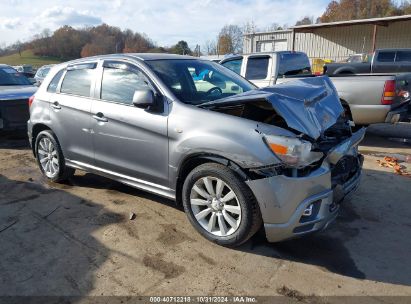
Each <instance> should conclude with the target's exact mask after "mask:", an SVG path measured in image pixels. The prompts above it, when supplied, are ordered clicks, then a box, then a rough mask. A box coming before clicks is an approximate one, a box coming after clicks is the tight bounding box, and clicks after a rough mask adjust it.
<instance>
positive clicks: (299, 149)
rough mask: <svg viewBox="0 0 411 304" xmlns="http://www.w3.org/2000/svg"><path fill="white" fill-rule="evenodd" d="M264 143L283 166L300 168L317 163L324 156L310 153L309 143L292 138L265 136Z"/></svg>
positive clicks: (320, 153) (319, 153) (318, 153)
mask: <svg viewBox="0 0 411 304" xmlns="http://www.w3.org/2000/svg"><path fill="white" fill-rule="evenodd" d="M264 140H265V143H266V144H267V146H268V147H269V148H270V149H271V151H272V152H273V153H274V154H275V155H276V156H277V157H278V158H279V159H280V160H282V161H283V162H284V163H285V164H287V165H289V166H291V167H295V168H301V167H305V166H308V165H309V164H312V163H314V162H316V161H319V160H320V159H321V158H322V157H323V156H324V154H323V153H322V152H314V151H311V148H312V146H311V143H310V142H308V141H306V140H301V139H298V138H293V137H285V136H275V135H266V136H264Z"/></svg>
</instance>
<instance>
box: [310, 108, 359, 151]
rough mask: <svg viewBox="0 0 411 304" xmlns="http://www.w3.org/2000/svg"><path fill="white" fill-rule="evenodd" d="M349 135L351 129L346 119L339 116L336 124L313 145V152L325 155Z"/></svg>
mask: <svg viewBox="0 0 411 304" xmlns="http://www.w3.org/2000/svg"><path fill="white" fill-rule="evenodd" d="M351 135H352V132H351V127H350V125H349V122H348V120H347V118H345V117H343V116H340V117H339V118H338V120H337V122H336V123H335V124H334V125H332V126H331V127H329V128H328V129H327V130H325V131H324V133H323V134H322V135H321V137H320V138H319V139H318V140H317V141H316V142H315V143H313V148H314V151H320V152H323V153H327V152H328V151H330V150H331V149H332V148H333V147H335V146H337V145H338V144H339V143H341V142H343V141H344V140H346V139H347V138H349V137H350V136H351Z"/></svg>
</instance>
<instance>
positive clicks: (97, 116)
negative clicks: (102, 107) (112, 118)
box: [93, 112, 108, 122]
mask: <svg viewBox="0 0 411 304" xmlns="http://www.w3.org/2000/svg"><path fill="white" fill-rule="evenodd" d="M93 118H94V119H95V120H97V121H101V122H108V119H107V118H105V117H104V114H103V113H101V112H98V113H97V114H96V115H93Z"/></svg>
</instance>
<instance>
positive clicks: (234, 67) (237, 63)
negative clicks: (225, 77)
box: [221, 58, 243, 74]
mask: <svg viewBox="0 0 411 304" xmlns="http://www.w3.org/2000/svg"><path fill="white" fill-rule="evenodd" d="M242 63H243V58H238V59H233V60H229V61H226V62H224V63H222V64H221V65H223V66H225V67H226V68H228V69H230V70H231V71H233V72H236V73H237V74H240V73H241V64H242Z"/></svg>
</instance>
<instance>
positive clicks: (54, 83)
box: [47, 70, 64, 93]
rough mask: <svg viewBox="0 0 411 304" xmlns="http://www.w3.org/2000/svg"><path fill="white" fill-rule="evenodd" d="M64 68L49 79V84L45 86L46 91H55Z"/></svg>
mask: <svg viewBox="0 0 411 304" xmlns="http://www.w3.org/2000/svg"><path fill="white" fill-rule="evenodd" d="M63 73H64V70H61V71H59V72H58V73H57V74H56V75H55V76H54V77H53V79H52V80H51V81H50V84H49V86H48V87H47V92H49V93H56V90H57V86H58V85H59V82H60V79H61V76H63Z"/></svg>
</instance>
